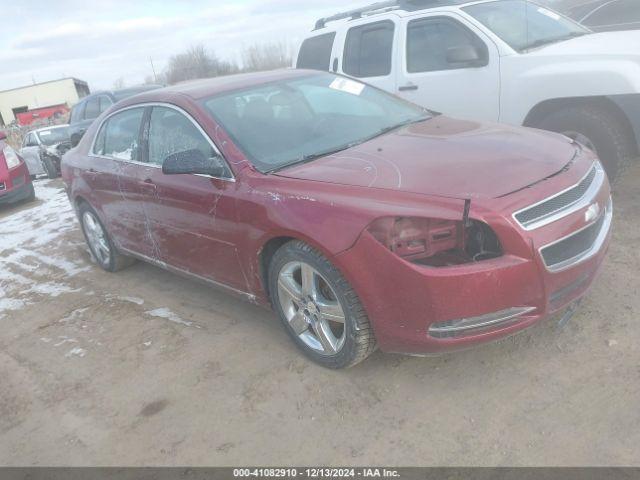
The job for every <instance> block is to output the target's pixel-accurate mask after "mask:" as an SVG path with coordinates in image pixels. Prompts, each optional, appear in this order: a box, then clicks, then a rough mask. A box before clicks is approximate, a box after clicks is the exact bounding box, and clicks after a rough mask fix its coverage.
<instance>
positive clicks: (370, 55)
mask: <svg viewBox="0 0 640 480" xmlns="http://www.w3.org/2000/svg"><path fill="white" fill-rule="evenodd" d="M393 33H394V24H393V22H391V21H383V22H376V23H371V24H368V25H363V26H361V27H353V28H352V29H350V30H349V33H348V34H347V41H346V42H345V46H344V61H343V65H342V69H343V71H344V72H345V73H346V74H348V75H352V76H354V77H383V76H386V75H389V74H390V73H391V57H392V52H393Z"/></svg>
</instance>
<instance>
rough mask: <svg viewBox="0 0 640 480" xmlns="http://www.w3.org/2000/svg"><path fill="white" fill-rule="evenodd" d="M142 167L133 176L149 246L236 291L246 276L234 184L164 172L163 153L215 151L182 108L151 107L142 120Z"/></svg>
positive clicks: (186, 268)
mask: <svg viewBox="0 0 640 480" xmlns="http://www.w3.org/2000/svg"><path fill="white" fill-rule="evenodd" d="M147 138H148V149H147V151H148V159H147V160H148V164H149V165H148V168H147V169H146V171H145V173H144V175H143V176H142V177H140V178H139V179H138V183H139V185H140V187H141V189H142V190H141V192H142V193H143V195H144V198H145V201H144V210H145V216H146V218H147V221H148V222H149V227H150V229H151V233H152V235H153V244H152V245H153V248H154V249H155V251H156V252H157V255H159V256H160V259H161V260H162V261H163V262H165V263H167V264H168V265H170V266H172V267H175V268H178V269H180V270H183V271H185V272H187V273H190V274H193V275H196V276H199V277H202V278H205V279H208V280H213V281H216V282H219V283H222V284H224V285H227V286H230V287H233V288H236V289H238V290H240V291H246V290H247V279H246V277H245V274H244V272H243V271H242V268H241V266H240V260H239V255H238V251H237V248H236V244H235V238H236V236H237V228H238V226H237V223H236V202H235V192H236V184H235V182H234V180H233V177H232V174H231V171H230V170H228V172H227V174H225V175H223V178H212V177H209V176H203V175H165V174H164V173H163V172H162V169H161V166H162V163H163V161H164V159H165V158H167V157H168V156H170V155H173V154H175V153H179V152H185V151H188V150H193V149H198V150H200V151H202V152H203V153H204V154H205V155H206V156H207V157H209V158H211V157H215V156H218V155H219V153H218V151H217V149H216V148H215V146H214V144H213V143H212V142H211V141H210V139H209V138H208V136H207V135H206V134H205V133H204V131H203V130H202V129H201V128H200V127H199V126H198V124H197V123H196V122H195V121H194V120H192V118H191V117H190V116H188V115H187V114H186V113H185V112H183V111H182V110H179V109H176V108H172V107H168V106H167V107H164V106H154V107H153V109H152V111H151V115H150V119H149V125H148V136H147ZM220 161H221V162H224V160H222V158H220Z"/></svg>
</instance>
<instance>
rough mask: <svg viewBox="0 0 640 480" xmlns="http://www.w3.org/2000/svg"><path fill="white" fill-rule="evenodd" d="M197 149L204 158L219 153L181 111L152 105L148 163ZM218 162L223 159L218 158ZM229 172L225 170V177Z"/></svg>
mask: <svg viewBox="0 0 640 480" xmlns="http://www.w3.org/2000/svg"><path fill="white" fill-rule="evenodd" d="M190 150H199V151H200V152H202V154H203V155H204V156H205V158H219V157H220V155H219V154H218V153H217V152H216V150H215V149H214V148H213V146H212V145H211V142H210V141H209V140H207V138H205V136H204V135H203V134H202V132H201V131H200V129H199V128H198V127H196V125H195V124H194V123H193V122H192V121H191V120H190V119H188V118H187V117H186V116H185V115H184V114H182V113H181V112H179V111H177V110H175V109H173V108H168V107H153V110H152V111H151V120H150V123H149V163H152V164H155V165H162V164H163V163H164V160H165V159H166V158H167V157H169V156H171V155H174V154H176V153H182V152H187V151H190ZM220 162H221V163H223V162H224V161H223V160H222V159H220ZM230 175H231V174H230V172H227V174H226V175H225V177H229V176H230Z"/></svg>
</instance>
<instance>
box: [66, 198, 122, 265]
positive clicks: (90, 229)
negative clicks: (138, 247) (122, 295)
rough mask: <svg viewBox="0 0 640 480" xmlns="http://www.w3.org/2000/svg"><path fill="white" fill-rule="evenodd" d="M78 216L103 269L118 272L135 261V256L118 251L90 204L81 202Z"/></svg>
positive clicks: (88, 242) (96, 258)
mask: <svg viewBox="0 0 640 480" xmlns="http://www.w3.org/2000/svg"><path fill="white" fill-rule="evenodd" d="M78 216H79V218H80V226H81V227H82V233H83V234H84V238H85V240H86V241H87V245H88V246H89V249H90V250H91V254H92V255H93V258H94V259H95V260H96V262H97V263H98V265H100V267H101V268H102V269H103V270H106V271H107V272H117V271H119V270H122V269H123V268H126V267H128V266H129V265H132V264H133V263H135V260H134V259H133V258H131V257H127V256H126V255H122V254H121V253H120V252H118V249H117V248H116V247H115V245H114V244H113V241H112V240H111V237H110V236H109V233H108V232H107V229H106V228H105V227H104V225H103V224H102V222H101V221H100V218H99V217H98V214H97V213H96V211H95V210H94V209H93V208H91V206H89V204H87V203H84V202H83V203H81V204H80V206H79V207H78Z"/></svg>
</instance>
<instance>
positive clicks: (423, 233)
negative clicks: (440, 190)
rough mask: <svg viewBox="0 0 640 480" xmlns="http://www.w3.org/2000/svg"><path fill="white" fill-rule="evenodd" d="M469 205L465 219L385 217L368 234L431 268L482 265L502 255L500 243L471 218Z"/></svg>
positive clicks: (403, 257) (485, 227) (495, 236)
mask: <svg viewBox="0 0 640 480" xmlns="http://www.w3.org/2000/svg"><path fill="white" fill-rule="evenodd" d="M468 208H469V202H468V201H467V202H466V205H465V214H464V217H463V219H462V220H459V221H456V220H441V219H435V218H421V217H385V218H380V219H378V220H376V221H375V222H373V223H372V224H371V225H370V226H369V228H368V232H369V233H370V234H371V235H372V236H373V237H374V238H375V239H376V240H378V242H380V243H381V244H382V245H384V246H385V247H386V248H388V249H389V250H390V251H392V252H393V253H395V254H396V255H397V256H399V257H400V258H402V259H404V260H407V261H409V262H412V263H416V264H419V265H425V266H429V267H447V266H453V265H463V264H467V263H474V262H480V261H483V260H489V259H492V258H497V257H499V256H501V255H502V247H501V245H500V241H499V239H498V237H497V235H496V234H495V232H494V231H493V230H492V229H491V227H490V226H489V225H487V224H486V223H483V222H481V221H478V220H470V219H469V218H468Z"/></svg>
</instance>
